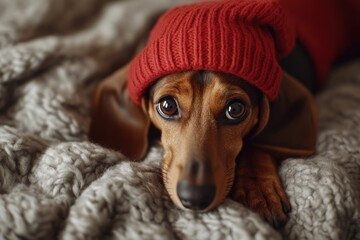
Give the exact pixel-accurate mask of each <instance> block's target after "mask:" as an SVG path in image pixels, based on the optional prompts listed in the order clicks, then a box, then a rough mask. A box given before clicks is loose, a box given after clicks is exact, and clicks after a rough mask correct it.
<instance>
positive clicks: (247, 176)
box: [230, 147, 291, 228]
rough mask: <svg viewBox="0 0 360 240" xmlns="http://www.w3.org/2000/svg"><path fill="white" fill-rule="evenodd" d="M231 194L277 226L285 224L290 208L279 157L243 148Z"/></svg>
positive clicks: (233, 197)
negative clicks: (278, 162) (280, 173)
mask: <svg viewBox="0 0 360 240" xmlns="http://www.w3.org/2000/svg"><path fill="white" fill-rule="evenodd" d="M230 197H231V198H232V199H233V200H235V201H237V202H240V203H243V204H245V205H246V206H248V207H249V208H250V209H252V210H253V211H255V212H257V213H259V214H260V215H261V216H262V217H263V218H264V219H265V220H267V221H268V222H269V223H271V224H272V225H273V226H274V227H276V228H279V227H281V226H283V225H284V224H285V223H286V221H287V213H289V212H290V210H291V206H290V203H289V200H288V197H287V195H286V193H285V191H284V188H283V186H282V183H281V180H280V178H279V175H278V170H277V164H276V160H275V159H274V158H273V157H272V156H271V155H270V154H268V153H266V152H263V151H261V150H258V149H253V148H251V147H247V148H245V149H243V151H242V152H241V153H240V154H239V156H238V159H237V164H236V170H235V179H234V185H233V188H232V191H231V193H230Z"/></svg>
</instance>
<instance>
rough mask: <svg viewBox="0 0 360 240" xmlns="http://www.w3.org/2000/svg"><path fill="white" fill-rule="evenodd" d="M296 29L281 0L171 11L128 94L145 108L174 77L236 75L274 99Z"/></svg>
mask: <svg viewBox="0 0 360 240" xmlns="http://www.w3.org/2000/svg"><path fill="white" fill-rule="evenodd" d="M295 36H296V35H295V28H294V26H292V25H291V22H290V21H289V20H288V19H287V18H286V16H285V11H284V10H283V9H282V7H281V5H280V4H279V1H278V0H266V1H264V0H242V1H239V0H224V1H209V2H204V3H195V4H189V5H185V6H181V7H176V8H174V9H171V10H170V11H168V12H167V13H166V14H164V15H163V16H162V17H161V18H160V19H159V21H158V22H157V24H156V26H155V27H154V29H153V31H152V33H151V35H150V38H149V41H148V43H147V46H146V48H145V49H144V50H143V51H142V52H141V53H140V54H139V56H137V57H136V58H135V59H134V60H133V61H132V62H131V64H130V69H129V85H128V88H129V94H130V97H131V98H132V99H133V100H134V102H135V103H137V104H140V100H141V96H142V94H143V93H144V91H145V90H146V88H147V87H148V86H150V85H151V84H152V83H154V81H156V80H157V79H158V78H160V77H162V76H165V75H167V74H169V73H173V72H179V71H186V70H215V71H222V72H227V73H232V74H234V75H236V76H239V77H241V78H243V79H244V80H245V81H247V82H249V83H250V84H252V85H254V86H256V87H257V88H259V89H260V90H261V91H262V92H263V93H264V94H266V95H267V96H268V98H269V99H270V100H274V99H275V98H276V96H277V92H278V90H279V86H280V80H281V78H282V71H281V69H280V66H279V64H278V58H279V57H284V56H286V55H287V54H288V53H289V52H290V50H291V49H292V47H293V46H294V43H295Z"/></svg>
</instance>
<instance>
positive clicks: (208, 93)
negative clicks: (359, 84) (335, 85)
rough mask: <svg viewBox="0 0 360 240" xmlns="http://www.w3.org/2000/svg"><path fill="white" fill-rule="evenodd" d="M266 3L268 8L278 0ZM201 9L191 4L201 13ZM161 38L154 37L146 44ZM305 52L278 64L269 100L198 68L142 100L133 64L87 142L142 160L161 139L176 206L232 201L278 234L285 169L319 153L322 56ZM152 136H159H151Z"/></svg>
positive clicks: (98, 100) (118, 78) (165, 80)
mask: <svg viewBox="0 0 360 240" xmlns="http://www.w3.org/2000/svg"><path fill="white" fill-rule="evenodd" d="M239 2H240V1H238V2H236V3H235V1H233V0H230V1H228V0H225V1H223V3H220V4H219V2H217V3H214V1H213V2H210V3H209V5H206V6H208V7H209V6H210V7H209V9H212V7H213V5H211V4H214V5H215V6H217V7H219V6H220V8H221V9H223V8H224V7H226V5H222V4H226V3H229V5H230V7H231V8H234V4H236V5H240V7H242V8H241V9H245V8H244V6H248V5H242V4H238V3H239ZM243 2H244V4H250V5H251V4H255V5H251V6H252V7H254V8H256V6H257V5H256V4H258V3H260V5H261V4H262V3H261V0H260V1H259V0H257V1H248V0H245V1H243ZM267 2H270V5H271V4H273V2H274V1H267ZM320 2H321V1H320ZM333 2H336V0H335V1H333ZM205 4H207V3H205ZM319 4H320V3H319ZM199 6H200V5H196V4H195V5H187V6H186V7H187V8H188V9H197V10H198V7H199ZM291 6H292V7H294V6H295V5H291ZM262 7H263V6H262ZM271 7H272V6H271ZM290 8H291V7H290ZM241 9H240V10H239V11H241ZM262 9H263V8H262ZM189 11H190V10H189ZM187 14H188V13H187ZM199 14H200V13H199ZM276 14H278V12H276ZM200 15H201V14H200ZM245 15H246V14H245ZM217 16H218V17H219V15H217ZM182 17H184V16H182ZM164 18H165V20H166V16H165V17H164ZM183 19H184V18H183ZM259 19H261V18H257V19H256V21H260V20H259ZM165 20H164V19H163V21H165ZM159 21H160V22H161V20H159ZM167 21H169V19H167ZM184 21H185V20H184ZM194 21H195V20H194ZM178 23H181V21H180V20H179V22H178ZM158 24H159V23H158ZM173 24H175V25H176V20H173ZM276 24H278V23H276ZM177 27H179V26H177ZM251 27H252V26H251ZM274 29H275V30H274ZM244 31H245V30H244ZM259 31H260V30H259ZM272 31H275V32H276V33H275V34H274V33H273V32H271V34H273V35H275V38H277V39H279V38H280V39H281V37H283V36H284V35H286V38H291V37H289V35H288V33H286V32H284V31H282V30H281V29H280V30H279V29H276V26H275V27H273V29H272ZM160 33H161V31H160V30H153V32H152V34H153V36H152V37H150V40H149V41H150V42H151V41H154V39H151V38H156V36H157V35H161V34H163V33H161V34H160ZM276 34H278V35H279V36H277V35H276ZM273 35H272V36H273ZM154 36H155V37H154ZM175 37H176V36H174V38H175ZM179 38H181V36H180V37H179ZM286 38H284V39H285V40H286ZM285 40H284V41H285ZM184 41H186V40H184ZM276 41H279V40H275V45H276V44H277V42H276ZM171 44H172V43H171ZM201 44H202V43H201ZM305 45H306V44H303V42H301V39H300V40H298V41H297V42H296V43H295V45H292V46H291V49H290V50H289V51H288V53H287V54H286V57H285V58H283V59H282V60H281V61H280V60H279V61H278V62H277V64H279V66H281V68H280V69H281V79H280V81H279V82H280V83H279V86H278V91H277V93H276V98H274V99H272V100H271V99H270V97H269V95H268V94H264V92H263V91H262V90H259V88H258V87H257V86H254V84H252V83H251V82H250V83H249V81H248V80H246V79H244V78H242V76H239V74H234V73H231V71H222V70H221V69H215V70H214V69H210V68H201V67H200V68H198V69H197V68H192V69H183V70H180V71H173V70H172V71H169V72H167V73H166V74H163V75H162V76H160V77H157V78H156V81H154V82H152V83H151V84H149V86H147V87H146V89H145V90H144V91H143V93H142V94H141V98H140V100H139V99H137V100H138V102H137V100H136V99H135V101H134V98H133V97H131V91H130V92H129V88H130V87H129V84H131V81H130V82H129V76H131V71H137V68H139V66H138V67H137V68H136V67H133V69H131V64H130V66H129V65H127V66H125V67H123V68H121V69H120V70H118V71H117V72H115V73H114V74H113V75H111V76H110V77H108V78H107V79H105V80H104V81H102V82H100V84H99V85H98V86H97V87H96V90H95V92H94V97H93V104H92V106H93V112H92V122H91V126H90V135H89V138H90V140H92V141H94V142H96V143H99V144H101V145H103V146H106V147H109V148H112V149H115V150H119V151H121V152H122V153H123V154H124V155H125V156H127V157H128V158H129V159H132V160H141V159H143V158H144V156H145V155H146V153H147V151H148V148H149V145H150V143H151V140H150V139H151V138H154V136H155V138H156V137H160V142H161V145H162V147H163V159H162V167H161V169H162V177H163V181H164V185H165V187H166V189H167V192H168V193H169V196H170V198H171V199H172V201H173V202H174V203H175V205H177V206H178V207H179V208H182V209H187V210H193V211H199V212H206V211H209V210H211V209H214V208H215V207H217V206H219V205H220V204H221V202H222V201H223V200H224V199H225V198H226V197H227V196H229V197H230V198H231V199H233V200H235V201H237V202H240V203H243V204H245V205H246V206H248V207H249V208H250V209H252V210H254V211H255V212H257V213H259V214H260V215H261V216H262V217H263V218H264V219H265V220H267V221H268V222H270V223H271V224H272V225H273V226H275V227H281V226H283V225H284V224H285V223H286V221H287V214H288V213H289V212H290V210H291V205H290V202H289V199H288V197H287V195H286V193H285V190H284V188H283V186H282V183H281V180H280V177H279V174H278V165H279V163H280V162H281V161H282V160H284V159H286V158H289V157H308V156H311V155H313V154H315V153H316V130H317V126H316V123H317V117H316V106H315V101H314V97H313V93H312V91H313V90H314V89H315V88H316V87H315V81H314V79H316V78H317V77H318V76H317V71H316V68H317V66H316V64H314V62H316V56H315V60H314V56H311V54H309V51H310V50H311V49H310V50H309V49H308V48H307V47H306V46H305ZM217 47H218V46H217ZM214 51H216V49H215V50H214ZM333 55H335V54H333ZM327 58H330V56H328V57H327ZM331 58H332V56H331ZM264 61H265V60H264ZM253 62H254V61H253ZM329 62H330V61H329ZM151 63H153V62H151ZM133 65H134V64H133ZM314 65H315V66H314ZM328 65H329V64H328ZM140 67H142V66H140ZM250 67H251V66H250ZM328 68H330V65H329V66H328ZM130 90H131V89H130ZM153 129H156V131H159V133H160V134H154V133H155V132H156V131H153ZM159 135H160V136H159Z"/></svg>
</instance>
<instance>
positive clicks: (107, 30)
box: [0, 0, 360, 240]
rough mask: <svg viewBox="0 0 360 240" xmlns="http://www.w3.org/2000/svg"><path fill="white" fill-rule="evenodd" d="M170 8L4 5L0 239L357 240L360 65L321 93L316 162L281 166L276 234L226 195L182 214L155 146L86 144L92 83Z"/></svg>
mask: <svg viewBox="0 0 360 240" xmlns="http://www.w3.org/2000/svg"><path fill="white" fill-rule="evenodd" d="M94 2H97V3H96V6H89V5H91V4H95V3H94ZM173 3H174V2H170V0H169V1H168V0H151V1H148V0H133V1H89V0H77V1H76V4H75V2H74V1H65V0H64V1H61V4H60V2H59V1H58V0H32V1H29V0H11V1H9V0H0V13H1V14H0V42H1V43H2V45H1V47H0V103H1V104H0V109H1V111H0V136H1V137H0V239H37V240H38V239H204V240H205V239H206V240H207V239H222V240H225V239H259V240H260V239H282V238H284V239H360V190H359V189H360V188H359V186H360V151H359V146H360V139H359V136H360V127H359V126H360V124H359V123H360V108H359V105H360V96H359V92H360V62H359V61H357V62H353V63H352V64H348V65H347V66H345V67H344V68H342V69H338V70H337V71H336V72H335V73H334V74H333V76H332V79H331V80H330V82H329V85H328V87H327V88H326V89H325V90H324V91H323V92H322V93H321V94H320V95H319V96H318V97H317V104H318V107H319V110H320V112H319V139H318V144H317V147H318V150H319V153H318V155H316V156H314V157H312V158H309V159H288V160H286V161H284V162H283V164H282V166H281V167H280V176H281V178H282V181H283V183H284V186H285V190H286V192H287V193H288V195H289V198H290V201H291V204H292V207H293V209H292V212H291V213H290V216H289V217H290V218H289V222H288V224H287V225H286V226H285V228H284V229H282V230H280V231H275V230H274V229H273V228H271V227H270V226H269V225H268V224H267V223H266V222H264V221H263V220H261V219H260V217H259V216H258V215H257V214H255V213H252V212H251V211H250V210H248V209H247V208H245V207H244V206H242V205H241V204H239V203H236V202H233V201H231V200H229V199H226V200H225V202H224V203H223V204H222V205H221V206H220V207H218V208H217V209H215V210H214V211H212V212H209V213H206V214H193V213H190V212H184V211H182V210H179V209H177V208H176V207H175V206H174V204H173V203H172V202H171V200H170V199H169V197H168V195H167V193H166V190H165V188H164V186H163V183H162V180H161V171H160V168H159V167H160V161H161V149H160V148H159V147H157V146H154V147H152V149H151V151H150V153H149V154H148V156H147V157H146V159H145V160H144V161H143V162H129V161H127V159H126V158H125V157H124V156H123V155H122V154H121V153H119V152H114V151H111V150H109V149H105V148H102V147H100V146H97V145H95V144H92V143H90V142H89V141H88V138H87V132H88V126H89V121H90V94H91V92H92V90H93V89H94V85H95V83H97V82H99V81H100V80H101V79H103V78H104V76H106V75H108V74H110V73H111V72H112V71H113V70H114V69H116V68H118V67H120V66H121V65H123V64H125V63H126V62H128V61H129V60H130V57H131V56H132V54H133V47H134V44H135V43H136V42H137V40H138V39H139V37H140V36H141V35H142V33H143V32H144V30H145V29H147V28H148V27H149V24H150V23H151V21H150V19H152V18H153V17H154V16H155V15H156V14H158V13H159V12H160V11H162V10H163V9H165V8H168V7H169V6H170V5H172V4H173ZM62 4H64V5H62ZM59 6H61V7H59ZM5 13H6V14H5ZM20 16H21V17H20ZM56 16H64V20H65V19H67V20H66V21H67V24H66V25H64V27H63V28H61V27H60V24H59V21H60V20H59V18H58V17H56ZM66 16H69V17H66ZM77 16H78V17H79V18H77ZM80 19H82V20H81V21H82V22H83V23H84V24H79V21H80ZM44 21H45V22H44ZM43 26H54V28H48V27H43ZM57 29H62V30H61V31H60V30H59V32H57V31H58V30H57ZM5 30H6V31H5ZM24 30H26V31H24ZM54 31H56V33H57V34H56V35H54Z"/></svg>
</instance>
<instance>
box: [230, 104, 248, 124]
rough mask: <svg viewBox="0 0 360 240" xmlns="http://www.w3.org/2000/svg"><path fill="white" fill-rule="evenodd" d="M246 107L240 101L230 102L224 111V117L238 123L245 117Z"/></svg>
mask: <svg viewBox="0 0 360 240" xmlns="http://www.w3.org/2000/svg"><path fill="white" fill-rule="evenodd" d="M247 113H248V109H247V106H246V105H245V104H244V102H243V101H241V100H232V101H231V102H230V103H229V104H228V105H227V106H226V110H225V116H226V118H227V119H228V120H231V121H236V122H240V121H242V120H244V119H245V118H246V116H247Z"/></svg>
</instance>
